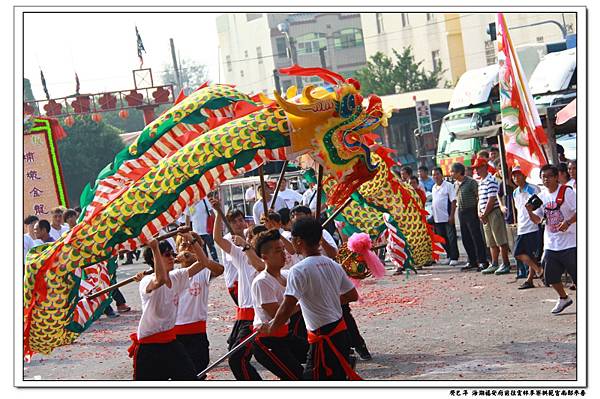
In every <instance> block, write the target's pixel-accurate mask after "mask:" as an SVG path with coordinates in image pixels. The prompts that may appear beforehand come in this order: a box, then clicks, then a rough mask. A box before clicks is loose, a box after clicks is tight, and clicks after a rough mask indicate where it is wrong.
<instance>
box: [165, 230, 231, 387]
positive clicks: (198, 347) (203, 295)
mask: <svg viewBox="0 0 600 399" xmlns="http://www.w3.org/2000/svg"><path fill="white" fill-rule="evenodd" d="M181 236H182V240H181V241H180V243H179V247H178V248H177V249H178V251H179V254H178V256H177V261H178V262H179V263H181V266H182V267H189V266H191V265H192V264H194V262H196V261H199V262H200V263H201V264H203V265H205V266H206V268H205V269H203V270H201V271H200V272H199V273H198V274H196V275H195V276H193V277H191V278H190V284H189V287H188V288H187V289H186V290H185V291H183V293H182V294H181V295H180V296H179V305H178V307H177V320H176V322H175V335H176V336H177V340H178V341H179V342H181V343H182V344H183V346H184V347H185V350H186V352H187V353H188V355H189V356H190V358H191V359H192V362H194V367H195V368H196V373H197V374H198V373H200V372H202V371H203V370H204V369H205V368H206V367H207V366H208V362H209V359H210V358H209V351H208V347H209V342H208V337H207V335H206V316H207V314H208V285H209V283H210V281H211V280H212V279H213V278H215V277H218V276H220V275H221V274H223V266H222V265H220V264H219V263H217V262H215V261H213V260H211V259H208V257H207V256H206V253H205V252H204V250H203V251H202V252H201V255H202V256H201V257H200V258H197V257H196V256H195V255H194V254H193V253H192V252H190V250H191V248H192V245H193V244H194V243H196V242H199V243H200V245H201V246H202V247H203V248H204V247H205V245H204V243H203V242H202V237H201V236H200V234H198V233H196V232H192V233H185V234H182V235H181ZM205 377H206V376H205Z"/></svg>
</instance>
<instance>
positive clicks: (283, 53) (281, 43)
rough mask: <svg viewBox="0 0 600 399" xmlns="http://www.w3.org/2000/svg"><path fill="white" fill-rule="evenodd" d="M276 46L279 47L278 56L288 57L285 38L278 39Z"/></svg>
mask: <svg viewBox="0 0 600 399" xmlns="http://www.w3.org/2000/svg"><path fill="white" fill-rule="evenodd" d="M275 46H276V47H277V55H278V56H279V57H286V56H287V46H286V43H285V38H284V37H278V38H277V40H275Z"/></svg>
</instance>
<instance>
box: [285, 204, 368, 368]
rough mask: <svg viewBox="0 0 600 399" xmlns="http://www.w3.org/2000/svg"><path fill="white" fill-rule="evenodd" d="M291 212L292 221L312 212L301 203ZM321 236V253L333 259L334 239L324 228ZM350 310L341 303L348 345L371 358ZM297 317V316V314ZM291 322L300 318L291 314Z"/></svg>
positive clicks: (334, 250) (334, 251)
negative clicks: (347, 334) (348, 336)
mask: <svg viewBox="0 0 600 399" xmlns="http://www.w3.org/2000/svg"><path fill="white" fill-rule="evenodd" d="M291 214H292V221H293V222H294V223H295V222H297V221H298V220H300V219H304V218H312V214H311V213H310V210H309V209H308V208H307V207H305V206H302V205H298V206H296V207H294V209H292V212H291ZM322 237H323V238H322V239H321V243H320V244H321V245H320V246H321V253H322V254H323V255H326V256H328V257H329V258H331V259H333V260H335V258H336V256H337V254H338V246H337V244H336V242H335V240H334V239H333V237H332V235H331V234H330V233H329V232H328V231H327V230H326V229H323V232H322ZM286 238H287V237H286ZM290 240H291V234H290ZM292 259H293V261H294V262H295V263H298V262H299V261H300V260H302V255H301V254H299V253H298V252H296V254H295V255H292ZM351 311H352V310H351V309H350V304H349V303H344V304H342V312H343V316H344V321H345V322H346V326H347V327H348V333H349V334H350V346H351V347H352V348H354V350H356V352H357V353H358V355H359V356H360V357H361V359H363V360H371V358H372V357H371V354H370V353H369V349H368V348H367V344H366V342H365V340H364V338H363V337H362V335H361V334H360V331H359V330H358V326H357V324H356V320H355V319H354V316H352V313H351ZM297 317H299V315H298V316H297ZM292 322H293V323H295V322H301V320H294V316H292ZM300 325H301V324H300ZM302 327H304V326H302Z"/></svg>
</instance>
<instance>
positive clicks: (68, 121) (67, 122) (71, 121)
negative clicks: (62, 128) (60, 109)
mask: <svg viewBox="0 0 600 399" xmlns="http://www.w3.org/2000/svg"><path fill="white" fill-rule="evenodd" d="M64 122H65V125H67V126H68V127H71V126H73V125H74V124H75V118H73V117H72V116H71V115H69V116H67V117H66V118H65V120H64Z"/></svg>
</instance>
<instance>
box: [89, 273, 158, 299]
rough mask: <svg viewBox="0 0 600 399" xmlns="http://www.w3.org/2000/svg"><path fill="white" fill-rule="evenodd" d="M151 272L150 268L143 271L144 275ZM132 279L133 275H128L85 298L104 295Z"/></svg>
mask: <svg viewBox="0 0 600 399" xmlns="http://www.w3.org/2000/svg"><path fill="white" fill-rule="evenodd" d="M152 273H154V270H152V269H148V270H145V271H144V275H145V276H147V275H149V274H152ZM133 281H135V276H132V277H129V278H128V279H125V280H123V281H120V282H118V283H117V284H114V285H111V286H110V287H106V288H105V289H103V290H100V291H98V292H94V293H93V294H92V295H88V296H87V297H86V298H87V299H90V300H91V299H95V298H97V297H99V296H100V295H104V294H106V293H107V292H111V291H112V290H114V289H117V288H119V287H122V286H124V285H127V284H129V283H131V282H133Z"/></svg>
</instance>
